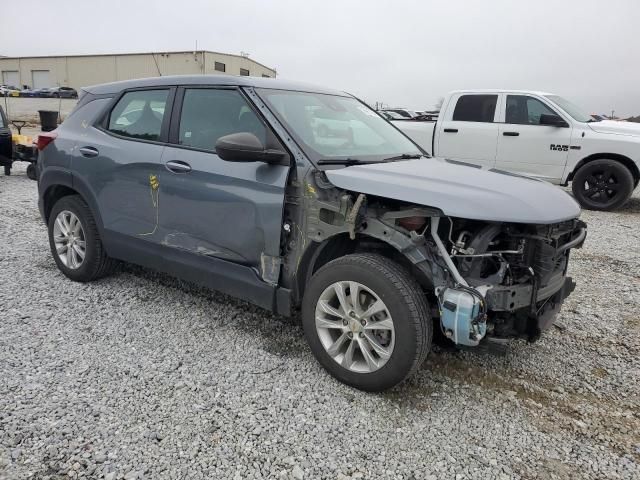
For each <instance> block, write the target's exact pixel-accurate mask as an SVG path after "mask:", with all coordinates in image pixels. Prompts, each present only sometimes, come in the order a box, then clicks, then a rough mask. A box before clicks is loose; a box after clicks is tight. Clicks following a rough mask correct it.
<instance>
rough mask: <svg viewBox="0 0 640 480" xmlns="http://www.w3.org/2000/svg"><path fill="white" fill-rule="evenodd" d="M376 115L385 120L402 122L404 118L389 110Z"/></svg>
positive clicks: (380, 111)
mask: <svg viewBox="0 0 640 480" xmlns="http://www.w3.org/2000/svg"><path fill="white" fill-rule="evenodd" d="M378 113H379V114H380V115H382V116H383V117H384V118H386V119H387V120H402V119H404V118H406V117H403V116H402V115H400V114H399V113H397V112H392V111H389V110H379V111H378Z"/></svg>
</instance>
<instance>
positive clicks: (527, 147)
mask: <svg viewBox="0 0 640 480" xmlns="http://www.w3.org/2000/svg"><path fill="white" fill-rule="evenodd" d="M392 123H393V124H394V125H396V126H397V127H398V128H399V129H400V130H402V131H403V132H404V133H405V134H406V135H408V136H409V137H410V138H411V139H413V140H414V141H415V142H416V143H418V144H419V145H420V146H421V147H422V148H423V149H425V150H426V151H427V152H428V153H429V154H431V155H433V156H436V157H445V158H447V159H450V160H454V161H461V162H464V163H471V164H475V165H480V166H483V167H487V168H492V169H497V170H505V171H509V172H514V173H520V174H523V175H528V176H532V177H537V178H539V179H542V180H546V181H548V182H551V183H555V184H559V185H568V183H569V182H572V189H573V194H574V196H575V197H576V199H577V200H578V201H579V202H580V204H581V205H582V206H583V207H584V208H587V209H592V210H613V209H615V208H618V207H620V206H621V205H622V204H624V203H625V202H626V201H627V200H628V199H629V197H630V196H631V194H632V193H633V190H634V189H635V187H636V186H637V185H638V182H639V181H640V169H639V162H640V124H636V123H629V122H614V121H608V120H604V121H597V120H595V119H594V118H592V117H591V116H590V115H587V114H584V113H582V112H581V111H580V109H579V108H577V107H576V106H574V105H573V104H571V103H570V102H569V101H567V100H565V99H564V98H562V97H559V96H557V95H553V94H549V93H541V92H532V91H516V90H465V91H455V92H452V93H450V94H449V95H448V96H447V98H446V99H445V101H444V103H443V105H442V110H441V113H440V117H439V118H438V121H437V122H435V123H434V122H416V121H412V120H394V121H392Z"/></svg>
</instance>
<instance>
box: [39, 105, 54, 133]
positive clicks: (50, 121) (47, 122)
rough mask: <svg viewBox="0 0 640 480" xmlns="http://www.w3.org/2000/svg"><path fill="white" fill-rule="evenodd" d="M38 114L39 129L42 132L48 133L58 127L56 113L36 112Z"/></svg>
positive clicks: (48, 111) (50, 111) (47, 111)
mask: <svg viewBox="0 0 640 480" xmlns="http://www.w3.org/2000/svg"><path fill="white" fill-rule="evenodd" d="M38 113H39V114H40V129H41V130H42V131H43V132H50V131H51V130H55V129H56V128H57V127H58V112H54V111H53V110H38Z"/></svg>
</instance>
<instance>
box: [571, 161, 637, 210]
mask: <svg viewBox="0 0 640 480" xmlns="http://www.w3.org/2000/svg"><path fill="white" fill-rule="evenodd" d="M633 187H634V180H633V175H632V174H631V172H630V171H629V169H628V168H627V167H625V166H624V165H623V164H622V163H620V162H618V161H616V160H609V159H601V160H594V161H592V162H589V163H587V164H586V165H583V166H582V167H580V169H578V171H577V172H576V174H575V176H574V177H573V183H572V184H571V189H572V190H573V195H574V196H575V197H576V199H577V200H578V203H580V205H581V206H582V207H584V208H586V209H588V210H615V209H616V208H618V207H620V206H622V205H623V204H624V203H625V202H626V201H627V200H628V199H629V197H630V196H631V194H632V193H633Z"/></svg>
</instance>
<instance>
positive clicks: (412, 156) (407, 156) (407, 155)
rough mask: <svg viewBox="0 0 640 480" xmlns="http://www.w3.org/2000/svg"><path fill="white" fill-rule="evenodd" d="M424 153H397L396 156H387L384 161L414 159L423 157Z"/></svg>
mask: <svg viewBox="0 0 640 480" xmlns="http://www.w3.org/2000/svg"><path fill="white" fill-rule="evenodd" d="M422 157H423V155H422V154H421V153H403V154H402V155H397V156H395V157H389V158H385V159H384V160H383V161H384V162H393V161H395V160H413V159H416V158H422Z"/></svg>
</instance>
